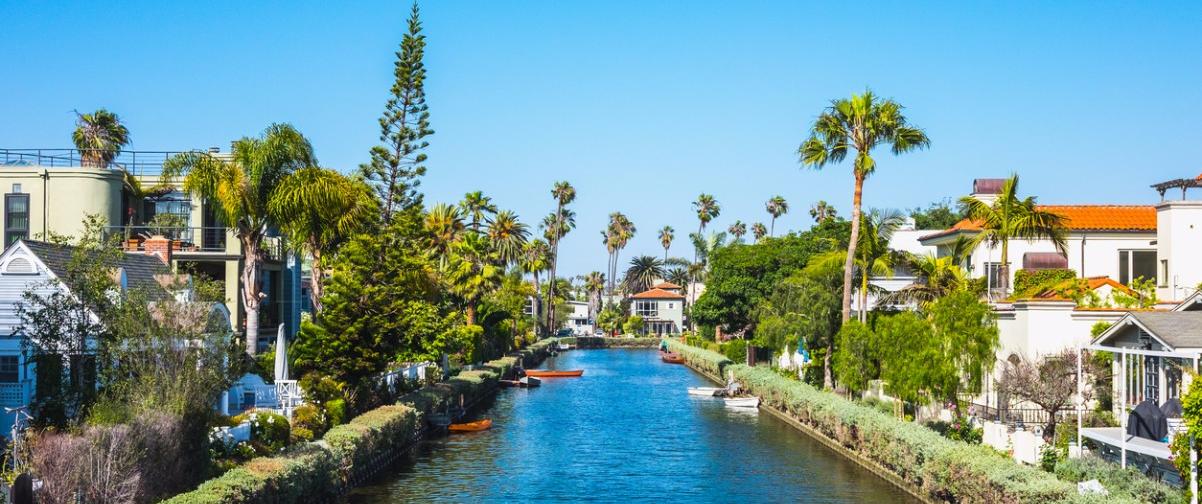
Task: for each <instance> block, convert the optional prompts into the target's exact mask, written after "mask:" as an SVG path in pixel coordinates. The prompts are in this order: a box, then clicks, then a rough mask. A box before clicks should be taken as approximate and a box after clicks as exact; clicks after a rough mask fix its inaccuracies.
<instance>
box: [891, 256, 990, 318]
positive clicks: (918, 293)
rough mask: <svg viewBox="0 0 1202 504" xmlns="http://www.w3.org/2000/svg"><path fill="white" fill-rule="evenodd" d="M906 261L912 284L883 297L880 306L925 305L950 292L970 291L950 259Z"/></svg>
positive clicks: (969, 282)
mask: <svg viewBox="0 0 1202 504" xmlns="http://www.w3.org/2000/svg"><path fill="white" fill-rule="evenodd" d="M906 261H907V262H908V263H909V266H910V270H911V271H912V272H913V273H914V276H915V277H916V280H915V282H914V283H913V284H910V285H907V286H905V287H902V288H901V289H899V290H897V291H894V292H891V293H889V294H886V295H884V296H882V297H881V303H886V304H909V303H915V304H918V305H919V306H923V305H926V304H927V303H930V302H932V301H935V300H937V299H939V298H941V297H944V296H946V295H948V294H951V293H953V292H958V291H962V290H968V289H973V288H974V283H973V282H972V280H971V279H970V278H969V277H968V274H967V273H965V271H964V269H963V268H961V267H960V265H959V264H957V258H956V257H954V256H943V257H935V256H934V255H931V254H927V255H923V256H911V257H909V258H908V259H906Z"/></svg>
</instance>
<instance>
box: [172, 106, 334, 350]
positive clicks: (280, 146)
mask: <svg viewBox="0 0 1202 504" xmlns="http://www.w3.org/2000/svg"><path fill="white" fill-rule="evenodd" d="M316 164H317V160H316V159H315V158H314V156H313V147H312V145H310V144H309V140H307V139H306V138H305V137H304V135H301V133H300V132H299V131H297V130H296V128H293V127H292V126H290V125H287V124H273V125H271V126H269V127H268V128H267V129H266V130H264V132H263V134H262V135H260V136H259V137H258V138H249V137H244V138H242V139H240V140H237V141H235V142H234V143H233V148H232V149H231V152H230V156H229V157H220V158H219V157H216V156H212V155H210V154H208V153H206V152H186V153H182V154H178V155H176V156H173V157H172V158H170V159H168V160H167V162H165V163H164V164H163V175H164V176H166V177H173V176H180V175H183V176H184V191H186V192H188V193H191V194H195V195H197V196H200V197H201V198H204V199H207V200H210V201H213V202H215V203H216V204H215V205H213V210H214V213H216V214H217V217H218V218H219V219H220V220H221V222H223V223H225V224H226V225H227V226H230V227H232V228H233V229H234V233H235V234H236V235H237V237H238V241H239V243H240V244H241V246H242V275H241V278H240V281H241V283H242V308H243V310H244V311H245V312H246V351H247V353H249V354H251V355H254V354H255V353H256V352H257V351H258V344H259V307H260V306H261V303H262V298H263V293H262V288H261V282H260V278H259V273H260V268H259V267H260V265H261V263H262V261H263V256H264V251H263V248H262V244H263V238H264V237H266V235H267V232H268V231H269V230H270V229H271V228H273V227H275V226H276V224H277V223H278V222H277V220H276V219H275V216H274V215H272V213H271V212H270V211H269V210H268V202H269V201H271V199H272V197H273V196H274V195H275V192H276V190H277V189H278V188H279V187H280V184H281V182H283V181H284V180H285V179H286V178H287V177H289V176H290V175H292V173H293V172H295V171H297V170H299V169H301V168H304V167H307V166H315V165H316Z"/></svg>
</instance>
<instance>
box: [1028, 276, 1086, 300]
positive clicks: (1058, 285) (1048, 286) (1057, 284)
mask: <svg viewBox="0 0 1202 504" xmlns="http://www.w3.org/2000/svg"><path fill="white" fill-rule="evenodd" d="M1076 279H1077V272H1076V271H1073V270H1071V269H1057V268H1053V269H1042V270H1029V269H1020V270H1018V271H1015V272H1014V297H1015V298H1016V299H1025V298H1031V297H1035V296H1037V295H1039V294H1043V293H1045V292H1048V291H1053V292H1055V293H1057V294H1060V295H1061V297H1066V298H1068V299H1078V298H1079V296H1081V295H1084V292H1076V290H1073V289H1071V287H1073V286H1075V285H1076V284H1075V283H1073V282H1072V281H1073V280H1076ZM1065 287H1070V289H1065ZM1057 289H1059V290H1057Z"/></svg>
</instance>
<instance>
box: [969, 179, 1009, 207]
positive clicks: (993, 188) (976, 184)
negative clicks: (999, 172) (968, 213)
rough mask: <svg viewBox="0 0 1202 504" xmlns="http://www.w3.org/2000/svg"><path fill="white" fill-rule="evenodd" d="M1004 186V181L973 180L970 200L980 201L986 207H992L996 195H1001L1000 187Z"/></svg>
mask: <svg viewBox="0 0 1202 504" xmlns="http://www.w3.org/2000/svg"><path fill="white" fill-rule="evenodd" d="M1005 184H1006V179H974V180H973V181H972V194H971V195H969V196H970V197H971V198H974V199H977V200H980V201H982V202H984V203H985V204H986V205H992V204H993V202H994V201H997V195H998V194H1001V192H1002V186H1003V185H1005Z"/></svg>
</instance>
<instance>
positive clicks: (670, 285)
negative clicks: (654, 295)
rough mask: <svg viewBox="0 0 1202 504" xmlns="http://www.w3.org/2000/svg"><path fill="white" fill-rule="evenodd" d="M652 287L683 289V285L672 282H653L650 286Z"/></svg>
mask: <svg viewBox="0 0 1202 504" xmlns="http://www.w3.org/2000/svg"><path fill="white" fill-rule="evenodd" d="M652 288H653V289H683V288H684V287H681V286H679V285H676V284H674V283H672V282H660V283H657V284H655V287H652Z"/></svg>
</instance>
